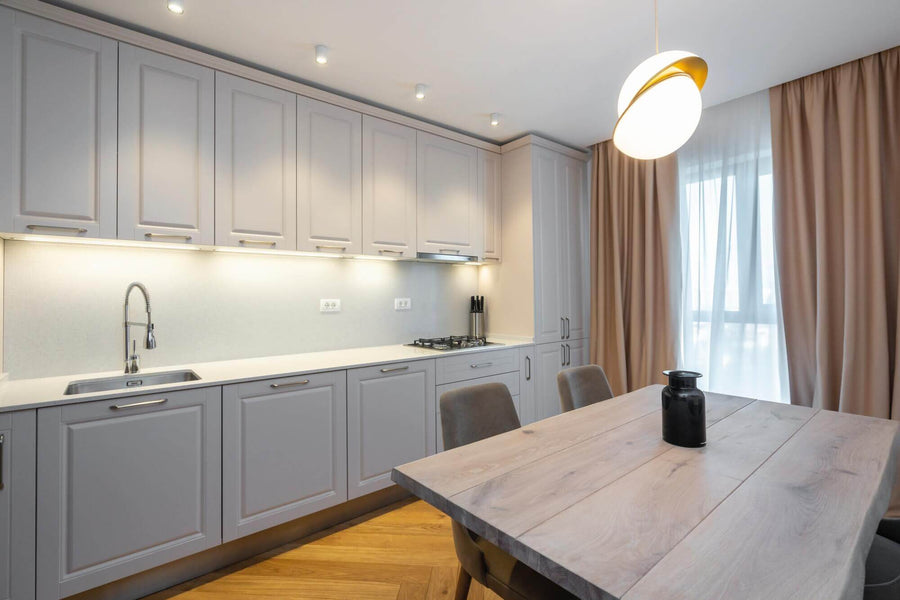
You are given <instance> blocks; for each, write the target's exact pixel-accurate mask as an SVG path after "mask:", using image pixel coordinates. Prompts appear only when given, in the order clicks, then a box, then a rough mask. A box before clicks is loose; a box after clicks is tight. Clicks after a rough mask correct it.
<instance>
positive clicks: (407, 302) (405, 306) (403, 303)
mask: <svg viewBox="0 0 900 600" xmlns="http://www.w3.org/2000/svg"><path fill="white" fill-rule="evenodd" d="M394 310H412V298H394Z"/></svg>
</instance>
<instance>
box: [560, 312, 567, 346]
mask: <svg viewBox="0 0 900 600" xmlns="http://www.w3.org/2000/svg"><path fill="white" fill-rule="evenodd" d="M559 339H561V340H564V339H566V318H565V317H560V318H559Z"/></svg>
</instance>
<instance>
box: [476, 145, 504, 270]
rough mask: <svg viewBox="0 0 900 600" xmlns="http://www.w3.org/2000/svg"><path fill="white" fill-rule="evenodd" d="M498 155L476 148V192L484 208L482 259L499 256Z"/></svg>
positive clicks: (499, 203)
mask: <svg viewBox="0 0 900 600" xmlns="http://www.w3.org/2000/svg"><path fill="white" fill-rule="evenodd" d="M500 179H501V178H500V155H499V154H495V153H493V152H488V151H487V150H480V149H479V150H478V194H479V196H480V197H481V200H480V202H481V206H482V208H483V210H484V259H485V260H492V261H499V260H500V258H501V252H500V240H501V228H500V226H501V218H500V217H501V200H502V193H501V187H500V185H501V183H500Z"/></svg>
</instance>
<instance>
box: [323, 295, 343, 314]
mask: <svg viewBox="0 0 900 600" xmlns="http://www.w3.org/2000/svg"><path fill="white" fill-rule="evenodd" d="M319 312H323V313H336V312H341V299H340V298H330V299H322V300H319Z"/></svg>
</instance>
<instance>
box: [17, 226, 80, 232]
mask: <svg viewBox="0 0 900 600" xmlns="http://www.w3.org/2000/svg"><path fill="white" fill-rule="evenodd" d="M25 229H27V230H28V231H64V232H66V233H87V229H85V228H84V227H63V226H62V225H26V226H25Z"/></svg>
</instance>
